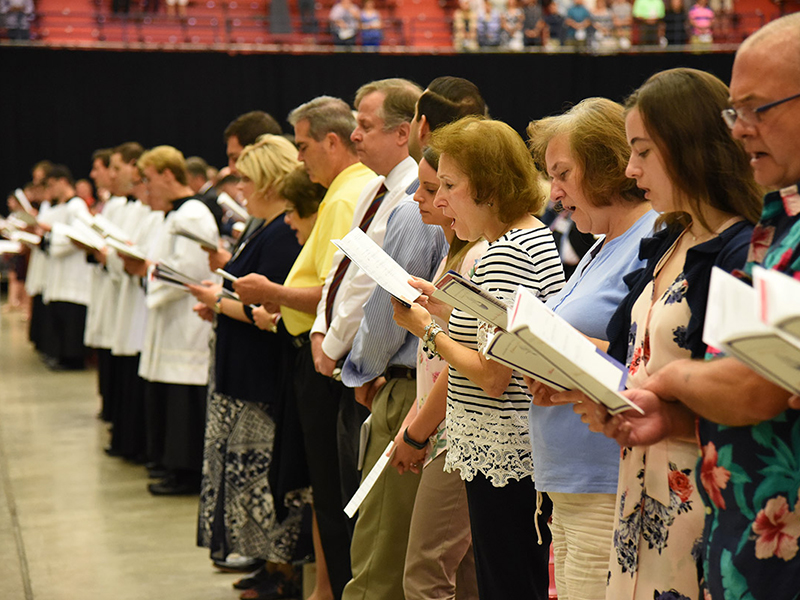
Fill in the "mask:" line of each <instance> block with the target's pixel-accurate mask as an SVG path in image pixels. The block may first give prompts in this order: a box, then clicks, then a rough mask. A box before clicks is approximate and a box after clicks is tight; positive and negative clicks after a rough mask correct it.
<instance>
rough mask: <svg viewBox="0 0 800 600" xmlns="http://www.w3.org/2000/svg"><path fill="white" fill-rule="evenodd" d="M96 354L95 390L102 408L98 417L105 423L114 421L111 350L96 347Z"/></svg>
mask: <svg viewBox="0 0 800 600" xmlns="http://www.w3.org/2000/svg"><path fill="white" fill-rule="evenodd" d="M95 353H96V354H97V391H98V393H99V394H100V399H101V400H102V402H103V404H102V408H101V409H100V418H101V419H103V420H104V421H106V422H107V423H113V422H114V411H115V407H114V402H113V395H112V382H113V380H114V375H113V373H112V369H113V367H112V360H113V359H112V358H111V350H110V349H108V348H96V349H95Z"/></svg>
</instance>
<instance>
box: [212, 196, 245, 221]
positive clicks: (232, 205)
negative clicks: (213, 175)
mask: <svg viewBox="0 0 800 600" xmlns="http://www.w3.org/2000/svg"><path fill="white" fill-rule="evenodd" d="M217 204H219V205H220V206H222V207H223V208H227V209H228V210H229V211H231V212H232V213H233V216H234V217H236V218H237V219H238V220H239V221H247V218H248V217H249V216H250V215H249V214H248V212H247V209H246V208H245V207H243V206H242V205H240V204H239V203H238V202H236V200H234V199H233V198H231V197H230V195H229V194H228V193H227V192H220V194H219V196H217Z"/></svg>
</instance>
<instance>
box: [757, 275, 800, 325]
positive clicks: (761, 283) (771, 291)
mask: <svg viewBox="0 0 800 600" xmlns="http://www.w3.org/2000/svg"><path fill="white" fill-rule="evenodd" d="M753 287H755V288H756V314H758V316H759V318H760V319H761V321H762V322H763V323H766V324H767V325H772V326H773V327H776V328H777V329H779V330H781V331H783V332H784V333H787V334H789V335H791V336H793V337H795V338H797V339H798V340H800V280H797V279H795V278H794V277H790V276H789V275H787V274H786V273H781V272H780V271H776V270H775V269H764V268H762V267H758V266H756V267H753Z"/></svg>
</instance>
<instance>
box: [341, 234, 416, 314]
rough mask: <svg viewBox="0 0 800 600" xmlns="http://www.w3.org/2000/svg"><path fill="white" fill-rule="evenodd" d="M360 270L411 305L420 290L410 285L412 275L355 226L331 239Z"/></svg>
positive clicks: (407, 304)
mask: <svg viewBox="0 0 800 600" xmlns="http://www.w3.org/2000/svg"><path fill="white" fill-rule="evenodd" d="M331 242H333V244H334V245H335V246H336V247H337V248H339V250H341V251H342V252H344V253H345V254H346V255H347V257H348V258H349V259H350V260H351V261H353V264H355V265H356V266H357V267H358V268H359V269H361V270H362V271H364V273H366V274H367V275H368V276H369V277H371V278H372V279H373V280H374V281H375V283H377V284H378V285H379V286H381V287H382V288H383V289H384V290H386V291H387V292H389V293H390V294H391V295H392V296H394V297H395V298H396V299H397V300H399V301H400V302H402V303H403V304H405V305H406V306H411V303H412V302H414V300H416V299H417V298H419V296H420V294H421V292H420V291H419V290H418V289H416V288H415V287H412V286H411V285H410V284H409V283H408V280H409V279H411V275H409V274H408V272H407V271H406V270H405V269H404V268H403V267H401V266H400V265H398V264H397V263H396V262H395V261H394V259H393V258H392V257H391V256H389V255H388V254H386V252H384V250H383V248H381V247H380V246H379V245H378V244H376V243H375V242H374V241H373V240H372V238H370V237H369V236H368V235H367V234H366V233H364V232H363V231H361V229H359V228H358V227H356V228H355V229H352V230H351V231H350V233H348V234H347V235H346V236H344V237H343V238H342V239H340V240H331Z"/></svg>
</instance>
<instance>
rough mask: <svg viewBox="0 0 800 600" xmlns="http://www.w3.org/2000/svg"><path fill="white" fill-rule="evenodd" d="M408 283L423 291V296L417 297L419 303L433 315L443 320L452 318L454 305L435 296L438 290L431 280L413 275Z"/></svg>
mask: <svg viewBox="0 0 800 600" xmlns="http://www.w3.org/2000/svg"><path fill="white" fill-rule="evenodd" d="M408 283H409V284H410V285H411V287H414V288H416V289H418V290H419V291H420V292H422V296H420V297H419V298H417V304H419V305H420V306H422V307H423V308H425V309H426V310H427V311H428V312H429V313H431V314H432V315H436V316H437V317H439V318H440V319H442V320H443V321H449V320H450V313H451V312H453V307H452V306H450V305H449V304H447V303H446V302H442V301H441V300H437V299H436V298H434V297H433V292H435V291H436V286H435V285H433V284H432V283H431V282H430V281H426V280H424V279H420V278H419V277H412V278H411V279H409V280H408Z"/></svg>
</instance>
